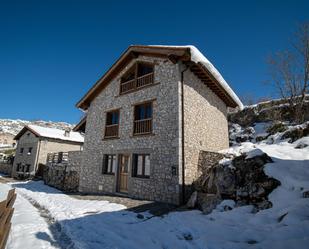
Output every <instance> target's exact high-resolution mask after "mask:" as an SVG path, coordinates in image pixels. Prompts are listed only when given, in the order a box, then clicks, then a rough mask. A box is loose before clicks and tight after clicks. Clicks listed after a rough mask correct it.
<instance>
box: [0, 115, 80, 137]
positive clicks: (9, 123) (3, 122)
mask: <svg viewBox="0 0 309 249" xmlns="http://www.w3.org/2000/svg"><path fill="white" fill-rule="evenodd" d="M30 124H32V125H39V126H42V127H49V128H56V129H61V130H65V129H67V128H73V126H74V125H72V124H68V123H65V122H52V121H43V120H37V121H27V120H20V119H15V120H14V119H0V134H1V133H9V134H12V135H14V136H15V135H16V134H17V133H18V132H19V131H20V130H21V129H22V128H23V127H24V126H25V125H30Z"/></svg>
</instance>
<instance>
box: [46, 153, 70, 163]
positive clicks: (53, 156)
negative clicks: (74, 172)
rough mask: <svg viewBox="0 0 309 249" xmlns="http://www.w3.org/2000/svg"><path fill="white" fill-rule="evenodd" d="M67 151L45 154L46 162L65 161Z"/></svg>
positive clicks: (66, 160)
mask: <svg viewBox="0 0 309 249" xmlns="http://www.w3.org/2000/svg"><path fill="white" fill-rule="evenodd" d="M68 159H69V156H68V152H56V153H48V154H47V163H67V162H68Z"/></svg>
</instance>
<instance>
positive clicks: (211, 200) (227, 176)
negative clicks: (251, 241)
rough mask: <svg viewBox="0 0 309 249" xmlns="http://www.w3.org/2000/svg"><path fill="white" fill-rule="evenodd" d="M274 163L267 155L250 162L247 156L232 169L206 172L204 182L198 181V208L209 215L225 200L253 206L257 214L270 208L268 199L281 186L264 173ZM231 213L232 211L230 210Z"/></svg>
mask: <svg viewBox="0 0 309 249" xmlns="http://www.w3.org/2000/svg"><path fill="white" fill-rule="evenodd" d="M270 162H272V159H271V158H270V157H269V156H268V155H267V154H265V153H263V154H260V155H256V156H253V157H251V158H247V156H246V155H245V154H243V155H241V156H238V157H235V158H234V159H233V160H232V167H230V166H226V165H222V164H217V165H215V166H213V167H211V168H208V169H207V171H205V172H203V174H202V176H201V178H202V179H203V181H197V183H198V184H201V182H203V183H202V185H199V186H198V187H197V188H196V189H198V190H199V192H198V194H197V204H198V207H199V208H200V209H201V210H202V211H203V212H204V213H209V212H211V211H212V209H213V208H215V206H216V205H217V204H218V203H219V202H220V200H221V199H231V200H234V201H236V205H237V206H239V205H248V204H253V205H254V206H255V207H256V209H257V211H258V210H260V209H265V208H269V207H271V206H272V204H271V202H269V201H268V200H267V196H268V194H269V193H270V192H272V191H273V190H274V189H275V188H276V187H277V186H279V185H280V182H279V181H278V180H276V179H274V178H271V177H268V176H267V175H266V174H265V173H264V170H263V169H264V165H265V164H266V163H270ZM227 209H228V207H227Z"/></svg>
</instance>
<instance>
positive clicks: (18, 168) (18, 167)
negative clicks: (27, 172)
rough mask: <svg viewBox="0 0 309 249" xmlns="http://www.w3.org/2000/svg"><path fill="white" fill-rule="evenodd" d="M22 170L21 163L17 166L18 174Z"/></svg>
mask: <svg viewBox="0 0 309 249" xmlns="http://www.w3.org/2000/svg"><path fill="white" fill-rule="evenodd" d="M20 170H21V163H18V164H17V166H16V172H19V171H20Z"/></svg>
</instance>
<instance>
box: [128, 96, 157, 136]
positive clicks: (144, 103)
mask: <svg viewBox="0 0 309 249" xmlns="http://www.w3.org/2000/svg"><path fill="white" fill-rule="evenodd" d="M153 102H154V100H147V101H144V102H140V103H136V104H134V105H133V132H132V134H133V136H145V135H153ZM148 104H150V105H151V118H147V119H139V120H138V119H136V108H137V107H138V106H145V105H148ZM147 120H149V121H150V127H151V130H150V131H149V132H142V133H136V132H135V124H136V121H140V122H141V121H147Z"/></svg>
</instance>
